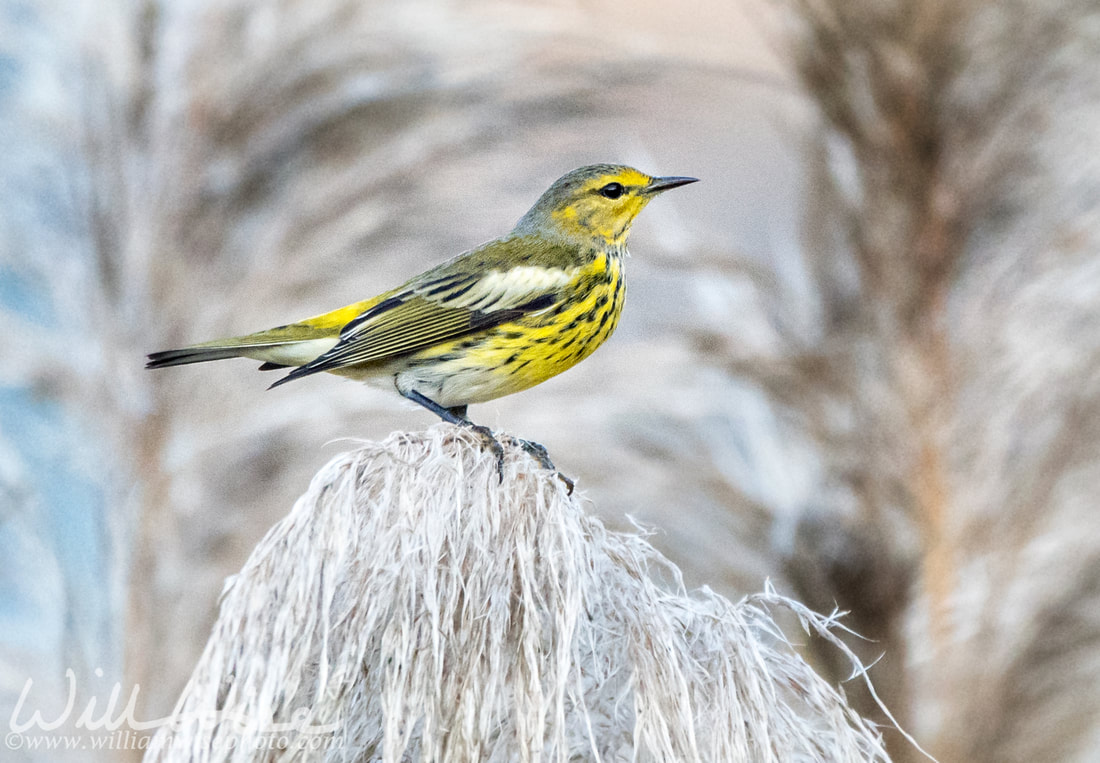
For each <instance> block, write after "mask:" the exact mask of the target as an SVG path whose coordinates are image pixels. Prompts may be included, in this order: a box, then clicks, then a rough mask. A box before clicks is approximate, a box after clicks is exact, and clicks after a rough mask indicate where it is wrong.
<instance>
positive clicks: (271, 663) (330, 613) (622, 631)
mask: <svg viewBox="0 0 1100 763" xmlns="http://www.w3.org/2000/svg"><path fill="white" fill-rule="evenodd" d="M504 442H505V448H506V462H505V479H504V482H503V483H502V484H498V481H497V475H496V464H495V459H494V457H493V456H492V454H490V453H488V452H487V451H484V450H483V449H482V448H481V447H480V444H479V441H478V440H477V438H476V437H474V436H472V435H470V434H469V433H467V432H465V431H464V430H460V429H458V428H455V427H452V426H450V425H438V426H436V427H434V428H432V429H430V430H428V431H426V432H424V433H418V434H395V435H393V436H391V437H390V438H389V439H388V440H386V441H385V442H383V443H381V444H366V445H364V446H362V447H360V448H359V449H357V450H353V451H351V452H348V453H344V454H342V455H339V456H337V457H336V458H334V459H332V461H330V462H329V463H328V464H327V465H326V466H325V467H324V468H323V469H322V470H321V471H320V472H319V473H318V474H317V475H316V477H315V478H314V479H313V482H312V484H311V485H310V487H309V489H308V490H307V491H306V493H305V494H304V495H303V496H302V497H301V498H300V499H299V500H298V502H297V503H296V505H295V506H294V509H293V511H291V513H290V514H289V515H288V516H287V517H286V518H285V519H283V520H282V521H281V522H279V523H278V524H277V525H276V526H274V527H273V528H272V529H271V531H270V532H268V534H267V536H266V537H265V538H264V539H263V540H262V541H261V542H260V543H259V545H258V546H257V547H256V549H255V550H254V551H253V553H252V555H251V557H250V558H249V559H248V561H247V562H246V564H245V565H244V568H243V569H242V570H241V572H240V573H239V574H238V575H236V576H234V577H233V578H231V579H230V580H229V582H228V583H227V585H226V589H225V592H224V595H223V598H222V602H221V612H220V616H219V617H218V620H217V623H216V624H215V626H214V630H213V633H212V634H211V637H210V640H209V642H208V643H207V645H206V649H205V651H204V652H203V654H202V657H201V659H200V661H199V664H198V665H197V667H196V668H195V671H194V673H193V675H192V676H191V679H190V681H189V683H188V684H187V686H186V688H185V690H184V692H183V696H182V697H181V698H180V701H179V703H178V705H177V707H176V710H175V713H174V718H173V720H174V722H173V724H171V725H170V726H166V727H164V728H162V729H160V731H159V732H158V734H157V736H156V737H155V738H154V739H153V743H152V745H151V747H150V751H149V753H148V755H147V757H146V759H147V760H152V761H176V760H189V761H244V760H248V761H252V760H256V759H270V760H371V761H373V760H379V761H389V762H391V763H396V762H397V761H405V760H425V761H427V760H431V761H514V760H515V761H535V760H553V761H565V760H604V761H620V760H645V761H648V760H653V761H671V760H678V761H784V762H786V761H795V760H820V761H856V760H860V761H863V760H887V759H888V758H887V755H886V753H885V751H884V749H883V745H882V740H881V738H880V735H879V733H878V732H877V731H876V730H875V729H874V728H873V727H872V726H871V725H870V724H869V723H868V722H866V721H865V720H864V719H862V718H861V717H860V716H858V715H857V714H855V713H854V712H853V711H852V710H851V709H850V708H849V707H848V706H847V704H846V702H845V700H844V698H843V696H842V695H841V694H840V693H838V691H837V690H836V689H834V688H833V687H832V686H830V685H829V684H828V683H826V682H825V681H824V680H822V679H821V678H820V677H818V676H817V675H816V674H815V673H814V672H813V670H812V669H811V668H810V667H809V665H807V664H806V663H805V662H804V661H803V660H802V658H801V657H800V656H799V655H798V654H797V653H796V652H795V651H794V650H793V649H792V647H791V646H790V644H789V643H788V642H787V640H786V638H785V637H784V636H783V634H782V632H781V631H780V629H779V628H778V627H777V625H776V623H775V622H774V620H773V619H772V615H771V613H770V610H772V609H774V608H776V607H779V608H786V609H787V610H790V611H792V612H794V614H795V615H797V617H798V619H799V620H800V621H801V623H802V624H803V626H804V627H805V628H806V629H807V631H809V632H813V633H816V634H819V635H822V636H825V637H826V638H829V639H831V640H833V641H834V642H835V643H836V644H837V645H838V646H839V648H841V649H842V650H843V649H845V647H844V646H843V644H842V643H841V642H840V641H839V640H838V639H837V638H836V636H835V635H834V634H833V632H832V631H833V629H834V628H835V626H836V623H835V621H834V620H832V619H830V618H825V617H821V616H819V615H816V614H814V613H811V612H809V611H808V610H806V609H805V608H803V607H801V606H800V605H798V604H796V603H795V602H792V601H789V600H786V599H784V598H782V597H780V596H777V595H775V594H774V593H772V592H770V591H768V592H767V593H765V594H762V595H760V596H756V597H749V598H746V599H744V600H742V601H740V602H738V603H731V602H730V601H728V600H727V599H725V598H723V597H721V596H719V595H717V594H715V593H713V592H711V591H710V590H706V589H704V590H702V591H698V592H692V593H690V594H689V593H688V592H687V591H686V590H685V589H684V587H683V583H682V582H681V580H680V575H679V571H678V570H677V569H676V567H674V566H673V565H672V564H671V563H670V562H668V561H667V560H665V559H664V558H663V557H661V556H660V555H659V554H658V553H657V552H656V551H655V550H654V549H653V548H652V547H651V546H650V545H649V543H647V542H646V541H645V540H644V539H643V538H642V537H641V536H640V535H638V534H622V533H614V532H610V531H608V530H607V529H605V527H604V526H603V524H602V523H601V522H600V521H599V520H598V519H595V518H594V517H593V516H591V515H590V514H589V513H587V512H586V511H585V510H584V500H583V499H582V498H579V497H577V496H571V495H569V493H568V491H567V490H566V488H565V486H564V484H563V483H562V482H561V481H559V480H558V479H557V478H556V477H555V476H554V475H553V474H552V473H550V472H547V471H545V470H542V469H539V468H538V467H537V465H536V464H535V462H534V461H533V460H532V459H531V458H530V457H529V456H527V455H526V454H525V453H524V452H523V451H522V449H521V448H519V447H518V445H517V444H516V443H515V442H514V441H512V440H509V439H507V438H505V439H504ZM848 654H850V653H848Z"/></svg>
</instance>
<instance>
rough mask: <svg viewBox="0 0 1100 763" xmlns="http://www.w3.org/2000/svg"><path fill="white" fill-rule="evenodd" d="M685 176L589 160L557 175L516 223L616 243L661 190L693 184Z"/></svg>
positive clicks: (572, 238) (519, 229) (523, 231)
mask: <svg viewBox="0 0 1100 763" xmlns="http://www.w3.org/2000/svg"><path fill="white" fill-rule="evenodd" d="M695 180H696V179H695V178H689V177H651V176H650V175H647V174H645V173H644V172H639V171H638V170H636V169H634V168H633V167H626V166H624V165H621V164H592V165H589V166H587V167H581V168H579V169H575V170H573V171H572V172H569V173H567V174H565V175H563V176H562V177H560V178H558V180H556V181H555V182H554V184H553V185H552V186H550V188H549V189H548V190H547V191H546V193H544V194H543V195H542V196H541V197H540V198H539V200H538V201H537V202H535V206H533V207H531V209H530V211H529V212H528V213H527V214H526V215H524V216H523V218H522V219H521V220H520V221H519V223H518V224H517V225H516V228H515V233H516V234H519V235H530V234H538V235H541V236H544V237H549V238H556V239H559V240H563V241H566V242H568V243H573V244H577V245H581V246H588V245H590V244H592V243H593V241H595V243H596V245H597V246H599V247H601V248H606V247H611V246H622V245H624V244H625V243H626V237H627V235H628V234H629V233H630V226H631V225H632V224H633V223H634V218H635V217H637V216H638V213H639V212H641V211H642V209H644V208H645V205H646V204H648V203H649V202H650V200H651V199H652V198H653V197H654V196H656V195H657V194H658V193H660V192H661V191H667V190H669V189H670V188H677V187H678V186H681V185H687V184H688V183H694V182H695Z"/></svg>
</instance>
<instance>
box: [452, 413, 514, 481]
mask: <svg viewBox="0 0 1100 763" xmlns="http://www.w3.org/2000/svg"><path fill="white" fill-rule="evenodd" d="M462 426H466V427H468V428H469V429H470V431H471V432H476V433H477V434H478V435H479V436H480V437H481V440H482V442H484V443H485V445H486V447H488V448H489V450H491V451H493V454H494V455H495V456H496V457H497V479H498V480H499V481H500V483H501V484H504V446H503V445H501V444H500V441H499V440H497V438H496V436H495V435H494V434H493V430H492V429H489V427H485V426H482V425H481V424H474V423H471V422H470V421H468V420H467V421H466V422H465V423H464V424H463V425H462Z"/></svg>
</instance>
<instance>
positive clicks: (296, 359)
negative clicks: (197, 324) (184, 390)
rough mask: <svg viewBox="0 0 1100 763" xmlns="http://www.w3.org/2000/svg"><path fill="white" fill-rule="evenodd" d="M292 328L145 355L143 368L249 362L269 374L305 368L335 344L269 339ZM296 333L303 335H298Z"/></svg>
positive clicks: (316, 339)
mask: <svg viewBox="0 0 1100 763" xmlns="http://www.w3.org/2000/svg"><path fill="white" fill-rule="evenodd" d="M291 328H293V327H280V328H279V329H272V330H271V331H265V332H261V333H260V334H250V335H249V336H245V337H235V338H232V339H218V340H215V341H213V342H205V343H203V344H196V345H192V346H190V347H183V348H181V349H178V350H164V351H162V352H154V353H151V354H150V355H148V362H147V363H146V364H145V367H146V368H168V367H169V366H183V365H187V364H188V363H205V362H206V361H208V360H224V359H225V358H250V359H252V360H258V361H260V362H261V363H263V365H261V366H260V370H261V371H270V370H272V369H274V368H286V367H288V366H301V365H305V364H306V363H309V362H310V361H311V360H313V359H314V358H316V357H317V356H318V355H320V354H322V353H323V352H325V351H326V350H328V349H330V348H331V347H332V345H334V344H336V337H335V336H320V337H317V336H314V337H306V338H295V339H287V338H282V337H279V338H276V337H274V336H272V335H273V334H276V333H278V334H286V333H290V332H289V331H288V329H291ZM297 333H299V334H300V333H303V332H301V331H298V332H297Z"/></svg>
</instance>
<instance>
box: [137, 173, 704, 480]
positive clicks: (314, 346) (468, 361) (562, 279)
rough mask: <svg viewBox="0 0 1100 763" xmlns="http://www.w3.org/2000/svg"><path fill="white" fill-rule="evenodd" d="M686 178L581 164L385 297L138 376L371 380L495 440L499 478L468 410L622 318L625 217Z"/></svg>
mask: <svg viewBox="0 0 1100 763" xmlns="http://www.w3.org/2000/svg"><path fill="white" fill-rule="evenodd" d="M694 182H697V178H692V177H680V176H669V177H654V176H650V175H647V174H645V173H643V172H641V171H639V170H636V169H634V168H632V167H628V166H625V165H621V164H592V165H588V166H585V167H580V168H578V169H575V170H573V171H571V172H568V173H566V174H565V175H563V176H562V177H560V178H559V179H558V180H556V181H555V182H554V183H553V184H552V185H551V186H550V188H549V189H548V190H547V191H546V192H545V193H543V194H542V196H540V197H539V199H538V201H536V202H535V204H534V206H532V207H531V208H530V210H529V211H528V212H527V213H526V214H525V215H523V217H522V218H520V220H519V222H518V223H517V224H516V225H515V227H514V228H513V229H512V230H511V231H510V232H509V233H507V234H506V235H504V236H502V237H500V238H497V239H494V240H492V241H489V242H487V243H485V244H482V245H481V246H478V247H475V248H474V249H471V250H469V251H466V252H464V253H462V254H459V255H458V256H456V257H453V258H452V259H450V260H447V261H446V262H443V263H441V264H439V265H437V266H435V267H433V268H430V269H429V270H426V271H425V272H423V273H421V274H420V275H417V276H414V277H412V278H410V279H409V280H408V281H406V282H405V283H403V284H402V285H400V286H398V287H396V288H394V289H390V290H389V291H385V292H383V293H381V294H379V295H377V296H375V297H372V298H370V299H366V300H363V301H360V302H355V303H353V304H350V305H346V306H344V307H341V308H338V309H336V310H333V311H331V312H327V313H323V314H321V315H316V316H313V317H311V318H305V319H303V320H300V321H297V322H295V323H289V324H286V325H282V326H276V327H275V328H271V329H267V330H265V331H258V332H256V333H253V334H246V335H243V336H236V337H230V338H226V339H215V340H213V341H209V342H203V343H201V344H194V345H190V346H188V347H183V348H181V349H176V350H165V351H161V352H154V353H151V354H149V355H148V363H147V365H146V368H151V369H154V368H165V367H169V366H178V365H184V364H188V363H201V362H205V361H211V360H221V359H224V358H236V357H243V358H249V359H252V360H256V361H260V363H261V365H260V369H261V370H273V369H281V368H292V370H291V371H290V372H289V373H288V374H286V375H285V376H283V377H282V378H280V379H278V380H277V381H276V382H275V383H274V384H272V385H271V387H269V389H271V388H275V387H279V386H280V385H283V384H286V383H287V382H290V381H294V380H296V379H301V378H303V377H305V376H309V375H312V374H316V373H320V372H322V371H324V372H328V373H331V374H337V375H340V376H345V377H350V378H352V379H355V380H360V381H367V382H382V383H383V384H388V385H392V386H393V387H394V388H396V390H397V392H398V393H400V394H401V395H402V396H403V397H405V398H407V399H408V400H411V401H412V402H414V403H417V404H419V405H421V406H423V407H424V408H426V409H428V410H429V411H431V412H432V413H434V414H436V415H437V416H439V417H440V418H441V419H443V420H444V421H448V422H450V423H452V424H457V425H460V426H466V427H470V428H472V429H473V430H475V431H477V432H479V433H480V434H481V435H482V436H485V437H487V440H486V441H487V442H488V441H489V440H492V442H493V443H495V447H494V448H493V449H494V451H495V452H496V453H497V456H498V470H499V469H500V461H499V459H500V458H501V457H502V455H503V450H502V449H501V448H500V445H499V443H496V440H495V439H494V438H493V436H492V432H491V431H489V430H488V428H486V427H481V426H478V425H476V424H473V423H472V422H471V421H470V419H469V417H468V406H469V405H471V404H474V403H483V402H486V401H489V400H493V399H495V398H499V397H503V396H504V395H510V394H512V393H515V392H520V391H522V390H525V389H528V388H530V387H533V386H535V385H536V384H540V383H541V382H544V381H546V380H547V379H549V378H551V377H553V376H556V375H557V374H559V373H561V372H562V371H565V370H567V369H569V368H571V367H573V366H574V365H576V364H577V363H579V362H580V361H582V360H584V359H585V358H587V357H588V356H589V355H591V354H592V352H593V351H595V350H596V348H597V347H599V346H600V345H601V344H603V343H604V342H605V341H606V340H607V338H608V337H610V336H611V334H612V332H614V330H615V328H616V326H617V325H618V323H619V316H620V315H621V313H622V309H623V301H624V298H625V292H626V282H625V279H624V273H623V259H624V257H625V256H626V254H627V248H626V244H627V238H628V236H629V235H630V230H631V226H632V225H633V223H634V220H635V219H636V218H637V216H638V213H639V212H641V211H642V209H643V208H644V207H645V206H646V205H647V204H648V203H649V202H650V201H651V200H652V199H653V198H654V197H656V196H657V195H658V194H661V193H663V192H665V191H668V190H671V189H673V188H678V187H680V186H684V185H687V184H689V183H694ZM538 447H539V448H541V446H538ZM542 454H545V450H544V449H543V450H542ZM538 457H539V458H540V460H542V455H538ZM545 462H549V459H548V457H547V458H546V459H545Z"/></svg>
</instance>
